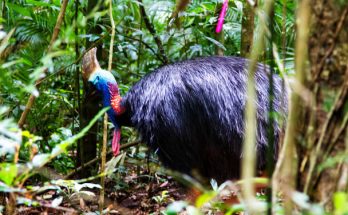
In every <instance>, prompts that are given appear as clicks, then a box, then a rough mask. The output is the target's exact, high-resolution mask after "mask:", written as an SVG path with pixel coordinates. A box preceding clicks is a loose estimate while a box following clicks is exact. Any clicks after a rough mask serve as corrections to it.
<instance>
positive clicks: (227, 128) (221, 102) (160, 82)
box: [82, 49, 287, 182]
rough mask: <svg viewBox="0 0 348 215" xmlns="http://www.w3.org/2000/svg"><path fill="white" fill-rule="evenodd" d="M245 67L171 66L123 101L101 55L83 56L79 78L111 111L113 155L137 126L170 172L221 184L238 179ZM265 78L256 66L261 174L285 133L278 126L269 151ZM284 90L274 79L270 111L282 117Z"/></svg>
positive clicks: (228, 60) (214, 62) (203, 61)
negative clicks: (123, 135) (126, 131)
mask: <svg viewBox="0 0 348 215" xmlns="http://www.w3.org/2000/svg"><path fill="white" fill-rule="evenodd" d="M247 63H248V60H246V59H243V58H239V57H203V58H198V59H194V60H186V61H183V62H178V63H174V64H170V65H166V66H163V67H161V68H159V69H157V70H155V71H153V72H152V73H150V74H147V75H146V76H145V77H143V78H142V79H141V80H140V81H139V82H138V83H136V84H135V85H134V86H133V87H132V88H131V89H130V90H129V92H128V93H127V94H126V95H125V96H124V97H121V96H120V94H119V91H118V86H117V83H116V80H115V78H114V77H113V75H112V74H111V72H108V71H105V70H103V69H101V68H100V66H99V63H98V61H97V58H96V49H92V50H91V51H89V52H88V53H87V54H86V55H85V57H84V59H83V62H82V70H83V72H84V78H85V80H88V82H90V83H92V85H93V86H94V87H95V88H96V90H97V91H98V92H99V93H100V94H101V97H102V103H103V106H106V107H108V106H110V107H111V108H110V109H109V110H108V112H107V113H108V116H109V118H110V120H111V122H112V123H113V124H114V126H115V130H114V136H113V140H112V149H113V152H114V154H117V153H119V148H120V147H119V145H120V128H121V126H122V125H127V126H133V127H135V128H136V129H137V130H138V132H139V134H140V136H141V138H142V140H143V141H144V142H145V143H146V144H147V145H148V146H149V147H150V148H151V149H152V150H154V151H155V152H156V153H157V155H158V156H159V158H160V160H161V161H162V162H163V164H164V165H165V166H167V167H169V168H171V169H174V170H177V171H180V172H183V173H187V174H191V175H192V173H198V174H199V175H200V176H203V177H206V178H214V179H216V180H217V181H219V182H222V181H224V180H226V179H235V178H238V177H239V175H240V163H241V157H242V143H243V137H244V109H245V104H246V99H247V98H246V81H247V71H246V67H247ZM268 73H269V70H268V68H267V67H266V66H264V65H262V64H258V65H257V71H256V75H255V83H256V86H255V87H256V92H257V100H256V101H255V104H256V107H257V143H256V144H257V148H256V152H255V153H257V168H258V170H263V169H264V168H265V166H266V152H267V148H268V147H273V151H275V152H277V149H278V147H277V143H278V140H279V135H280V132H281V130H282V129H281V128H280V126H279V125H278V124H277V123H275V124H274V139H275V142H274V144H272V145H270V146H269V145H268V142H267V121H268V106H269V101H268V97H269V96H268V88H269V78H268ZM281 82H282V80H281V79H280V78H279V77H278V76H275V77H274V95H275V98H274V105H273V108H274V111H276V112H278V113H280V114H282V115H283V116H284V113H286V111H287V103H286V99H285V97H286V93H285V92H282V88H281ZM282 100H283V101H285V102H282ZM276 154H277V153H275V155H274V156H273V161H272V162H275V161H276V159H277V156H276Z"/></svg>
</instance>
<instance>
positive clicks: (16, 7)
mask: <svg viewBox="0 0 348 215" xmlns="http://www.w3.org/2000/svg"><path fill="white" fill-rule="evenodd" d="M6 4H7V6H8V7H9V8H10V10H14V11H16V12H17V13H19V14H22V15H23V16H30V11H29V8H26V7H22V6H19V5H17V4H12V3H9V2H7V3H6Z"/></svg>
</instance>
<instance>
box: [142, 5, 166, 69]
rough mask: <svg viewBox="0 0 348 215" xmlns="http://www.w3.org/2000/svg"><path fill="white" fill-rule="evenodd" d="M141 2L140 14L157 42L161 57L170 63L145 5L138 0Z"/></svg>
mask: <svg viewBox="0 0 348 215" xmlns="http://www.w3.org/2000/svg"><path fill="white" fill-rule="evenodd" d="M138 2H139V9H140V14H141V17H142V18H143V20H144V23H145V26H146V28H147V30H149V32H150V33H151V35H152V36H153V39H154V40H155V42H156V44H157V47H158V49H159V52H160V54H161V57H162V59H163V61H164V63H165V64H168V63H169V60H168V57H167V56H166V54H165V52H164V48H163V44H162V41H161V40H160V38H159V37H158V35H157V33H156V30H155V27H154V26H153V25H152V23H151V22H150V19H149V17H148V16H147V14H146V11H145V8H144V4H143V1H142V0H138Z"/></svg>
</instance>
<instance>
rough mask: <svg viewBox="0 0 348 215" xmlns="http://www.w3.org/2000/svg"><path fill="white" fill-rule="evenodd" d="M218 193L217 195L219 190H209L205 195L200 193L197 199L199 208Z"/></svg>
mask: <svg viewBox="0 0 348 215" xmlns="http://www.w3.org/2000/svg"><path fill="white" fill-rule="evenodd" d="M216 195H217V192H214V191H209V192H206V193H204V194H203V195H200V196H199V197H198V199H197V200H196V207H198V208H200V207H202V206H203V205H204V204H205V203H207V202H209V201H210V200H212V199H213V198H214V197H215V196H216Z"/></svg>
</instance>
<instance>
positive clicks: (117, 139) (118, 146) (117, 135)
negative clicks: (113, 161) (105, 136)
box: [111, 128, 121, 156]
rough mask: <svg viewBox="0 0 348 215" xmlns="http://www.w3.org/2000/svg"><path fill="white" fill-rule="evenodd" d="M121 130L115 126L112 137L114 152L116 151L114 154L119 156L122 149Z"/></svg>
mask: <svg viewBox="0 0 348 215" xmlns="http://www.w3.org/2000/svg"><path fill="white" fill-rule="evenodd" d="M120 140H121V130H120V129H119V128H115V130H114V137H113V138H112V142H111V145H112V152H113V153H114V156H117V155H118V154H120V149H121V144H120Z"/></svg>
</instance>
